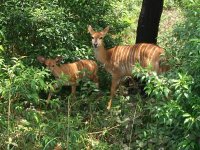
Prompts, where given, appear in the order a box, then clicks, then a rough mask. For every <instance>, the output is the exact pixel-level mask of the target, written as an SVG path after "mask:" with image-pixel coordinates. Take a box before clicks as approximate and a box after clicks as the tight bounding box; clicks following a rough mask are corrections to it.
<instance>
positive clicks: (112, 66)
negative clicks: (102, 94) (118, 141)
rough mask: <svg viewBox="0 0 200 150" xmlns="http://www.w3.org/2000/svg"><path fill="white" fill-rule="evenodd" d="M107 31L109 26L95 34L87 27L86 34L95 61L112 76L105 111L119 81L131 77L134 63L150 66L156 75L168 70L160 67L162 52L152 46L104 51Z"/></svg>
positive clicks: (116, 47)
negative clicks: (88, 35)
mask: <svg viewBox="0 0 200 150" xmlns="http://www.w3.org/2000/svg"><path fill="white" fill-rule="evenodd" d="M108 31H109V26H108V27H106V28H105V29H103V30H102V31H100V32H96V31H94V30H93V28H92V27H91V26H90V25H89V26H88V32H89V33H90V35H91V37H92V45H93V48H94V53H95V57H96V59H97V61H99V62H100V63H102V64H103V65H104V66H105V69H106V71H107V72H109V73H110V74H111V76H112V84H111V90H110V91H111V92H110V100H109V102H108V106H107V109H110V108H111V105H112V99H113V97H114V95H115V92H116V89H117V87H118V85H119V83H120V80H121V79H122V78H123V77H125V76H131V74H132V69H133V67H134V65H135V64H136V63H140V65H141V66H142V67H147V66H149V65H151V66H152V70H153V71H156V72H157V73H158V74H160V73H162V72H165V71H167V70H168V67H167V66H162V65H161V63H162V60H165V59H163V58H162V57H161V55H162V54H164V50H163V49H162V48H161V47H159V46H157V45H154V44H148V43H139V44H135V45H124V46H115V47H113V48H111V49H108V50H106V49H105V47H104V42H103V38H104V37H105V35H106V34H107V33H108Z"/></svg>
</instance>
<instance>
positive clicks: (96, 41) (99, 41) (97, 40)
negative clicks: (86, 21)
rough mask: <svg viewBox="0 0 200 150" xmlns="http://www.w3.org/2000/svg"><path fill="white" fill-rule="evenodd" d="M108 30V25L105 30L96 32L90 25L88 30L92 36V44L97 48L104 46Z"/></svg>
mask: <svg viewBox="0 0 200 150" xmlns="http://www.w3.org/2000/svg"><path fill="white" fill-rule="evenodd" d="M108 31H109V26H107V27H106V28H105V29H104V30H102V31H100V32H96V31H94V30H93V28H92V26H90V25H89V26H88V32H89V33H90V35H91V37H92V45H93V47H94V48H95V49H97V48H99V47H101V46H104V44H103V38H104V37H105V35H106V34H107V32H108Z"/></svg>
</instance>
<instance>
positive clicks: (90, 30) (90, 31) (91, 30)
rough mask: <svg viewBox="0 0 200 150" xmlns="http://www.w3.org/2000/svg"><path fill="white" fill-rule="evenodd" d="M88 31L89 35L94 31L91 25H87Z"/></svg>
mask: <svg viewBox="0 0 200 150" xmlns="http://www.w3.org/2000/svg"><path fill="white" fill-rule="evenodd" d="M88 33H90V34H91V35H92V34H94V33H95V31H94V30H93V28H92V26H91V25H88Z"/></svg>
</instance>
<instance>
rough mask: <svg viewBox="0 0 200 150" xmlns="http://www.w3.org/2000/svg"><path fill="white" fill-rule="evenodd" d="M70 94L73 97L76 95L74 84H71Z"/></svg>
mask: <svg viewBox="0 0 200 150" xmlns="http://www.w3.org/2000/svg"><path fill="white" fill-rule="evenodd" d="M71 94H72V96H73V97H75V96H76V85H72V91H71Z"/></svg>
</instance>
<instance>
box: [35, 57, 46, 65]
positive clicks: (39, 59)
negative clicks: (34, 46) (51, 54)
mask: <svg viewBox="0 0 200 150" xmlns="http://www.w3.org/2000/svg"><path fill="white" fill-rule="evenodd" d="M37 60H38V61H39V62H40V63H42V64H43V63H44V62H45V60H46V59H45V58H44V57H43V56H38V57H37Z"/></svg>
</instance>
